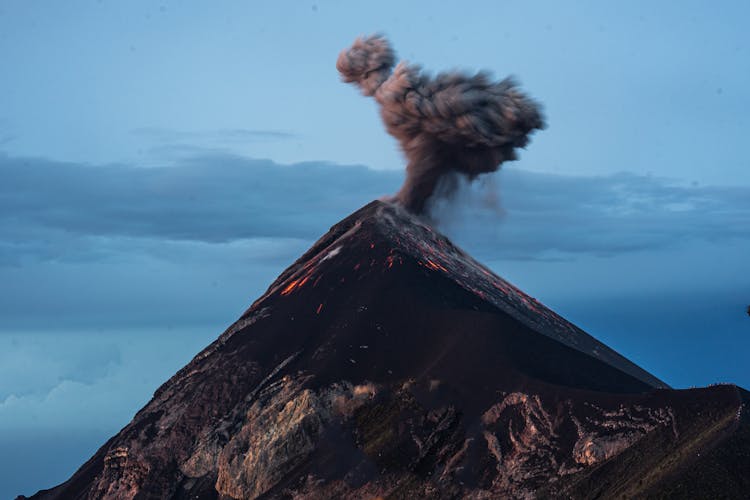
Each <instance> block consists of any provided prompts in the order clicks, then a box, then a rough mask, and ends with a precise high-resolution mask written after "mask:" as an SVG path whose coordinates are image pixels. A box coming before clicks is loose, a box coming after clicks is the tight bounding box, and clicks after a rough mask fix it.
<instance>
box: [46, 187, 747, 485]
mask: <svg viewBox="0 0 750 500" xmlns="http://www.w3.org/2000/svg"><path fill="white" fill-rule="evenodd" d="M749 396H750V394H748V392H746V391H745V390H743V389H741V388H739V387H736V386H734V385H717V386H712V387H708V388H702V389H690V390H673V389H670V388H669V387H668V386H667V385H666V384H665V383H664V382H662V381H661V380H659V379H658V378H656V377H655V376H653V375H651V374H650V373H648V372H647V371H645V370H643V369H642V368H640V367H638V366H636V365H635V364H634V363H632V362H630V361H629V360H627V359H626V358H624V357H623V356H621V355H619V354H618V353H617V352H615V351H613V350H612V349H610V348H608V347H607V346H606V345H604V344H602V343H601V342H599V341H597V340H596V339H595V338H593V337H591V336H590V335H588V334H587V333H585V332H584V331H582V330H581V329H579V328H577V327H576V326H574V325H572V324H571V323H569V322H567V321H566V320H565V319H563V318H561V317H560V316H558V315H557V314H555V313H554V312H552V311H551V310H549V309H548V308H546V307H545V306H543V305H542V304H541V303H539V302H538V301H536V300H535V299H533V298H532V297H529V296H527V295H526V294H524V293H523V292H521V291H520V290H518V289H517V288H515V287H514V286H512V285H511V284H510V283H508V282H507V281H505V280H503V279H501V278H500V277H498V276H496V275H495V274H493V273H492V272H491V271H490V270H489V269H487V268H486V267H484V266H483V265H481V264H480V263H478V262H477V261H475V260H474V259H472V258H471V257H470V256H469V255H467V254H466V253H465V252H463V251H462V250H460V249H459V248H457V247H456V246H454V245H453V244H452V243H451V242H450V241H449V240H448V239H447V238H445V237H444V236H442V235H441V234H439V233H438V232H436V231H435V229H433V228H432V227H431V226H430V224H429V223H428V222H426V221H425V220H424V219H422V218H420V217H417V216H415V215H413V214H411V213H409V212H407V211H405V210H404V209H403V208H400V207H399V206H397V205H393V204H390V203H385V202H379V201H376V202H372V203H370V204H369V205H367V206H365V207H363V208H361V209H360V210H358V211H357V212H355V213H353V214H352V215H350V216H348V217H347V218H345V219H343V220H342V221H341V222H339V223H338V224H336V225H334V226H333V227H332V228H331V230H330V231H329V232H328V233H327V234H325V235H324V236H323V237H322V238H321V239H320V240H318V241H317V242H316V243H315V244H314V245H313V246H312V247H311V248H310V249H309V250H308V251H307V252H306V253H305V254H304V255H302V257H301V258H300V259H299V260H297V261H296V262H295V263H294V264H292V265H291V266H290V267H289V268H288V269H286V270H285V271H284V272H283V273H282V274H281V275H280V276H279V277H278V279H277V280H276V281H275V282H273V283H272V284H271V286H270V287H269V288H268V290H267V291H266V293H265V294H264V295H263V296H261V297H260V298H259V299H258V300H256V301H255V302H254V303H253V304H252V306H251V307H250V308H249V309H248V310H247V311H246V312H245V313H244V314H242V316H241V317H240V318H239V319H238V320H237V321H236V322H235V323H234V324H233V325H231V326H230V327H229V328H228V329H227V330H226V331H225V332H224V333H222V334H221V335H220V336H219V337H218V338H217V339H216V341H214V342H213V343H212V344H211V345H209V346H208V347H207V348H205V349H204V350H203V351H202V352H200V353H199V354H197V355H196V356H195V358H194V359H193V360H192V361H191V362H190V363H189V364H188V365H187V366H185V367H184V368H182V369H181V370H180V371H179V372H177V373H176V374H175V375H174V376H173V377H172V378H171V379H170V380H169V381H167V382H166V383H165V384H164V385H162V386H161V387H160V388H159V389H158V390H157V391H156V393H155V394H154V397H153V399H152V400H151V401H150V402H149V403H148V404H147V405H146V406H145V407H144V408H143V409H142V410H140V411H139V412H138V413H137V414H136V415H135V417H134V418H133V420H132V422H131V423H130V424H128V425H127V426H126V427H125V428H124V429H122V430H121V431H120V432H119V433H118V434H117V435H116V436H114V437H112V438H111V439H110V440H109V441H108V442H107V443H105V444H104V445H103V446H102V447H101V448H100V449H99V451H97V453H96V454H95V455H94V456H93V457H92V458H91V459H90V460H89V461H88V462H86V463H85V464H83V465H82V466H81V467H80V469H78V471H77V472H76V473H75V474H74V475H73V476H72V477H71V478H70V479H69V480H68V481H66V482H65V483H63V484H61V485H59V486H57V487H55V488H52V489H50V490H43V491H40V492H39V493H37V494H36V495H34V497H33V498H36V499H76V498H117V499H146V498H149V499H150V498H160V499H183V498H184V499H187V498H191V499H196V498H200V499H217V498H220V499H239V498H386V497H387V498H475V499H480V498H535V497H544V498H547V497H564V498H612V497H638V498H648V497H658V498H665V497H666V498H668V497H677V498H682V497H707V498H746V497H747V495H748V494H749V492H750V474H748V471H750V421H749V420H748V413H747V406H748V400H749Z"/></svg>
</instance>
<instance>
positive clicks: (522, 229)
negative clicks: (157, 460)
mask: <svg viewBox="0 0 750 500" xmlns="http://www.w3.org/2000/svg"><path fill="white" fill-rule="evenodd" d="M402 176H403V173H402V172H396V171H385V172H384V171H375V170H371V169H368V168H365V167H361V166H342V165H334V164H329V163H322V162H309V163H303V164H295V165H278V164H275V163H273V162H271V161H268V160H250V159H246V158H242V157H238V156H232V155H223V154H213V155H207V154H203V155H201V156H194V157H191V158H189V159H184V160H181V161H179V162H176V163H175V164H173V165H171V166H168V167H158V168H139V167H134V166H127V165H99V166H86V165H77V164H73V163H64V162H55V161H51V160H45V159H38V158H36V159H35V158H14V157H9V156H0V178H2V179H3V182H2V183H0V283H4V284H5V286H0V317H2V318H3V323H4V328H6V329H7V328H24V329H29V328H59V327H60V326H68V327H72V326H86V327H90V326H93V325H100V324H109V325H177V324H213V325H217V329H218V328H219V327H220V326H221V325H224V324H226V322H228V321H229V320H231V319H232V318H234V317H235V316H236V315H237V314H239V313H240V312H241V311H242V310H243V309H244V308H245V307H246V306H247V305H248V304H249V303H250V302H251V301H252V300H253V299H255V298H256V297H257V296H258V295H260V294H261V293H262V292H263V291H264V290H265V288H266V287H267V286H268V284H269V283H270V282H271V281H272V280H273V279H274V278H275V277H276V276H277V275H278V273H280V272H281V271H282V270H283V269H284V268H285V267H286V266H288V265H289V264H290V263H291V262H293V261H294V260H295V259H296V258H297V257H298V256H299V255H300V254H301V253H302V252H303V251H304V250H305V249H306V248H307V247H309V245H310V244H312V242H313V241H314V240H315V239H317V238H318V237H319V236H320V235H321V234H323V233H324V232H325V231H326V230H327V229H328V228H329V227H330V226H331V225H332V224H334V223H336V222H337V221H338V220H340V219H341V218H342V217H344V216H345V215H346V214H348V213H350V212H352V211H353V210H356V209H357V208H359V207H360V206H362V205H364V204H365V203H367V202H369V201H371V200H372V199H375V198H378V197H379V196H381V195H382V194H383V193H389V192H392V191H393V189H394V188H395V187H397V186H398V185H399V184H400V182H401V180H402ZM484 181H485V182H483V183H480V184H478V185H476V184H475V185H467V186H463V187H462V188H461V189H460V190H459V191H458V192H457V193H456V196H459V197H464V198H465V199H463V200H459V201H458V202H456V203H453V204H443V205H442V206H437V207H436V212H437V213H438V214H439V215H440V227H441V229H442V230H443V231H444V232H446V233H447V234H448V235H449V236H450V237H451V238H452V239H453V240H454V241H455V242H456V243H457V244H458V245H460V246H462V247H464V248H465V249H466V250H468V251H469V252H470V253H471V254H473V255H474V256H475V257H476V258H478V259H479V260H480V261H484V262H487V263H490V264H492V263H497V262H508V261H515V262H516V264H514V266H515V268H517V269H522V268H524V266H525V264H523V263H524V262H529V263H537V264H539V263H543V262H546V263H554V262H558V263H559V262H565V261H572V260H576V259H588V258H590V257H592V256H593V257H606V258H613V257H616V256H621V255H631V254H632V255H637V256H638V257H637V258H639V259H640V258H642V257H641V256H640V255H641V254H642V253H643V252H649V251H651V252H653V251H656V250H659V251H661V250H664V249H669V248H677V247H679V246H680V245H692V244H693V243H696V242H698V243H699V242H711V243H712V244H714V245H724V246H727V245H730V244H734V245H739V247H740V250H739V252H740V253H741V251H742V249H743V248H747V247H748V246H749V245H750V235H748V233H747V230H746V228H747V220H750V187H731V186H730V187H711V186H685V185H682V184H679V183H675V182H670V181H668V180H664V179H659V178H651V177H644V176H636V175H631V174H618V175H612V176H606V177H569V176H556V175H550V174H543V173H532V172H528V171H522V170H516V169H512V168H508V169H506V170H505V171H502V172H501V173H500V174H499V175H496V176H490V177H486V178H484ZM492 181H494V182H492ZM498 200H499V201H498ZM691 242H693V243H691ZM712 248H714V249H713V250H711V251H712V252H714V254H716V252H717V250H716V248H718V247H712ZM730 260H731V259H729V260H728V259H724V262H723V265H724V267H727V268H730V267H733V266H734V267H736V265H737V264H738V263H737V262H734V261H733V262H734V263H732V262H730ZM685 265H691V264H690V263H686V264H685ZM692 266H693V267H695V264H692ZM506 267H507V266H506ZM536 269H537V270H538V269H540V268H539V267H538V265H537V267H536ZM507 272H508V271H506V270H501V273H502V274H504V275H505V274H506V273H507ZM575 272H579V273H580V272H585V270H581V269H578V270H576V271H575ZM528 276H530V277H531V278H532V279H533V276H534V273H533V270H530V271H529V273H528ZM545 286H547V287H548V289H551V288H550V287H551V284H549V283H547V284H546V285H545ZM552 288H553V287H552Z"/></svg>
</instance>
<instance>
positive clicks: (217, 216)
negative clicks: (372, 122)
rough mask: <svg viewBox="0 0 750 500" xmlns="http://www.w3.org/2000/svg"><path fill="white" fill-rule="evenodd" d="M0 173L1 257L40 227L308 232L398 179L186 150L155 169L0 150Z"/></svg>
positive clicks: (239, 235) (222, 238) (149, 232)
mask: <svg viewBox="0 0 750 500" xmlns="http://www.w3.org/2000/svg"><path fill="white" fill-rule="evenodd" d="M0 174H1V175H2V177H3V181H4V182H3V183H2V185H0V227H1V228H2V229H3V234H4V235H5V236H4V237H3V238H2V245H3V247H4V253H5V254H6V255H7V254H10V253H13V249H14V248H15V247H16V246H20V247H23V246H24V245H27V244H28V243H29V240H30V239H33V240H39V239H42V240H43V239H44V238H43V237H42V238H40V236H41V235H40V234H39V232H40V231H49V232H50V234H51V235H53V236H54V238H55V239H57V238H63V239H65V238H67V236H66V235H76V236H124V237H150V238H159V239H164V240H193V241H204V242H213V243H218V242H227V241H232V240H238V239H246V238H255V237H291V238H308V239H310V238H316V237H318V236H319V235H320V233H321V232H323V231H324V230H325V229H327V227H329V226H330V225H331V224H332V223H334V222H336V220H337V219H338V218H340V217H341V216H343V215H345V214H346V213H347V211H351V210H354V209H356V208H358V207H359V206H360V205H362V204H364V203H367V202H368V201H370V200H372V199H373V198H376V197H378V196H379V195H380V194H382V193H383V192H386V191H387V190H388V189H389V188H392V186H394V185H397V183H398V174H396V173H379V172H375V171H373V170H369V169H367V168H365V167H343V166H338V165H333V164H326V163H322V162H320V163H306V164H296V165H289V166H282V165H277V164H274V163H273V162H271V161H267V160H248V159H244V158H240V157H236V156H231V155H203V156H194V157H192V158H190V159H186V160H182V161H180V162H178V163H177V164H176V165H174V166H170V167H159V168H137V167H132V166H124V165H110V166H83V165H77V164H71V163H63V162H54V161H49V160H44V159H31V158H11V157H8V156H0ZM24 235H29V236H30V237H31V238H29V239H26V238H24ZM20 250H21V251H23V248H20Z"/></svg>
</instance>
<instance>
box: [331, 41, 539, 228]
mask: <svg viewBox="0 0 750 500" xmlns="http://www.w3.org/2000/svg"><path fill="white" fill-rule="evenodd" d="M395 62H396V56H395V53H394V51H393V49H392V47H391V45H390V43H389V42H388V40H386V39H385V38H384V37H383V36H381V35H373V36H368V37H360V38H358V39H357V40H356V41H355V42H354V44H353V45H352V46H351V47H350V48H349V49H347V50H344V51H342V52H341V54H339V57H338V60H337V61H336V68H337V69H338V71H339V73H340V74H341V78H342V80H343V81H345V82H347V83H354V84H356V85H357V86H358V87H359V88H360V89H361V91H362V93H363V94H364V95H367V96H372V97H374V98H375V100H376V101H377V102H378V104H380V115H381V117H382V119H383V122H384V123H385V126H386V130H387V131H388V133H389V134H391V135H392V136H394V137H395V138H396V139H397V140H398V142H399V144H400V145H401V149H402V150H403V151H404V154H405V155H406V158H407V160H408V165H407V166H406V180H405V182H404V185H403V186H402V187H401V189H400V190H399V192H398V193H396V195H395V196H394V199H395V201H397V202H399V203H400V204H402V205H403V206H405V207H406V208H407V209H409V210H411V211H413V212H416V213H422V212H424V210H425V205H426V202H427V200H428V199H429V198H430V196H431V195H432V194H433V193H434V192H435V187H436V186H437V184H438V181H440V180H441V179H443V178H446V177H449V175H450V174H455V173H457V174H461V175H464V176H466V177H467V178H468V179H469V180H473V179H475V178H476V177H477V176H478V175H480V174H483V173H487V172H494V171H496V170H498V169H499V168H500V165H501V164H502V163H503V162H505V161H510V160H515V159H516V153H515V149H516V148H522V147H524V146H526V144H527V143H528V142H529V134H531V133H532V132H533V131H534V130H536V129H542V128H544V126H545V125H544V118H543V116H542V113H541V110H540V106H539V105H538V104H537V103H536V102H534V101H533V100H531V99H529V98H528V97H527V96H526V95H524V94H523V93H522V92H520V91H519V90H518V87H517V84H516V82H515V81H514V80H513V79H512V78H506V79H504V80H502V81H500V82H493V81H492V80H491V78H490V76H489V75H488V74H487V73H485V72H479V73H477V74H475V75H467V74H464V73H460V72H455V71H454V72H448V73H439V74H437V75H436V76H435V77H432V76H430V75H428V74H425V73H423V72H422V69H421V67H420V66H417V65H413V64H408V63H406V62H403V61H402V62H400V63H399V64H398V65H397V66H396V67H395V69H394V65H395ZM447 184H448V185H449V186H450V185H451V183H450V182H448V183H447ZM453 184H454V185H455V183H453Z"/></svg>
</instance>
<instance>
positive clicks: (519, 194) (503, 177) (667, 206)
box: [434, 169, 750, 260]
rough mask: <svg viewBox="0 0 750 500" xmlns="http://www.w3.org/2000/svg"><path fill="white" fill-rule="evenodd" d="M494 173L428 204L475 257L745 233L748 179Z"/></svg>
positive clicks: (609, 252) (601, 250)
mask: <svg viewBox="0 0 750 500" xmlns="http://www.w3.org/2000/svg"><path fill="white" fill-rule="evenodd" d="M498 180H499V186H500V187H499V190H498V188H496V187H494V186H492V185H490V186H489V187H487V186H484V187H483V186H481V185H479V186H468V185H464V186H463V187H462V189H461V190H460V192H459V193H458V194H457V195H456V196H458V197H464V198H465V199H463V200H459V201H455V202H446V203H442V204H441V205H438V206H437V207H435V209H434V210H435V213H436V217H437V218H438V220H439V221H441V223H440V225H441V226H442V229H443V230H444V231H445V232H446V233H447V234H449V235H450V236H452V237H454V238H455V239H456V240H457V241H458V242H459V243H460V244H462V245H464V246H465V247H467V249H468V250H470V251H473V252H474V253H476V254H477V257H480V258H482V257H484V258H506V259H518V260H527V259H532V260H534V259H553V260H554V259H561V258H571V257H574V256H575V255H581V254H588V255H597V256H613V255H618V254H623V253H628V252H637V251H643V250H649V249H651V250H654V249H660V248H664V247H667V246H673V245H678V244H680V243H682V242H686V241H693V240H701V241H712V242H721V241H730V240H743V241H748V238H750V234H748V232H747V221H748V220H750V186H686V185H684V184H681V183H679V182H676V181H674V180H669V179H660V178H653V177H648V176H639V175H634V174H629V173H619V174H614V175H609V176H602V177H584V176H560V175H552V174H544V173H533V172H528V171H521V170H513V169H506V170H505V171H503V172H501V174H500V175H499V176H498ZM488 198H489V199H490V203H489V204H488V203H487V201H486V200H487V199H488ZM495 199H498V200H499V201H498V202H495V201H494V200H495Z"/></svg>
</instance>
